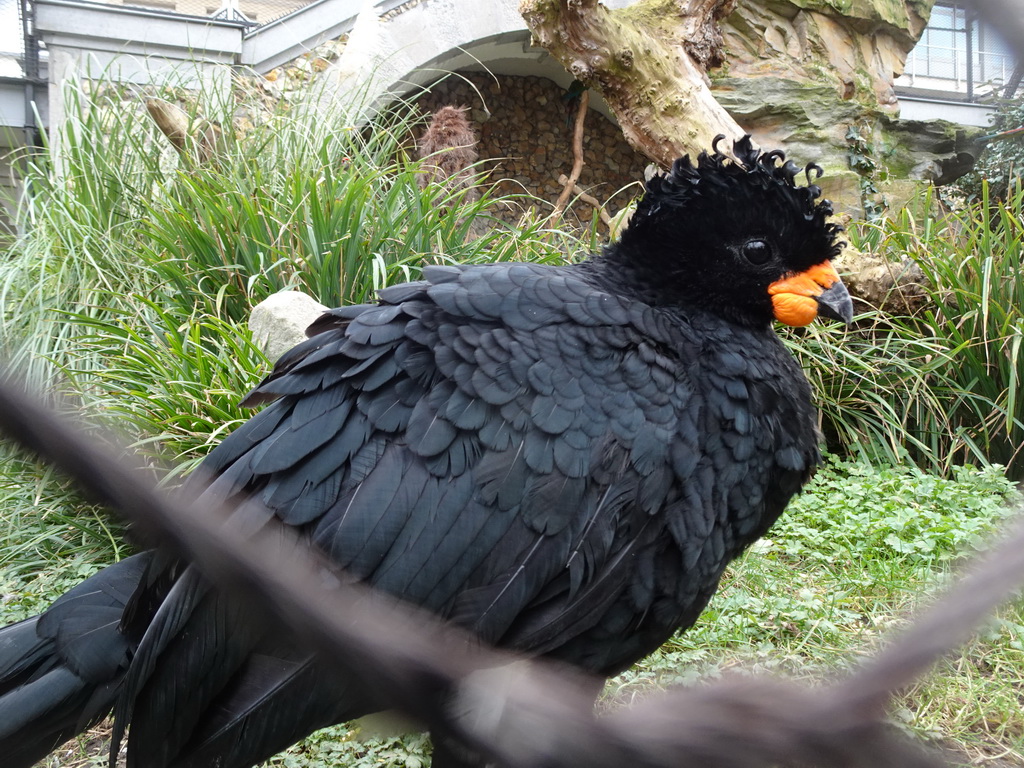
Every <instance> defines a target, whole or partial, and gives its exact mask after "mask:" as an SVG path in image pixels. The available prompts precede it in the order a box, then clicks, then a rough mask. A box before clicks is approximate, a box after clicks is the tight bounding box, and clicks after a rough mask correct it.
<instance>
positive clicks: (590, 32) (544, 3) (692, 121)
mask: <svg viewBox="0 0 1024 768" xmlns="http://www.w3.org/2000/svg"><path fill="white" fill-rule="evenodd" d="M734 4H735V0H658V2H654V3H650V2H648V3H640V4H638V5H637V6H634V7H633V8H630V9H626V10H624V11H610V10H608V9H607V8H605V7H604V6H603V5H601V4H600V3H599V2H598V0H524V2H523V3H522V4H521V5H520V8H519V11H520V13H521V14H522V15H523V18H525V19H526V23H527V26H529V28H530V32H531V33H532V34H533V36H534V38H535V40H536V42H537V43H538V44H539V45H541V46H542V47H543V48H545V49H546V50H547V51H548V52H549V53H550V54H551V55H552V56H554V57H555V58H557V59H558V60H559V61H560V62H561V63H562V65H563V66H564V67H565V68H566V69H567V70H568V71H569V72H571V73H572V75H573V76H574V77H575V78H576V79H577V80H579V81H580V82H582V83H583V84H584V85H586V86H588V87H590V88H594V89H596V90H597V91H599V92H600V93H601V95H602V96H603V97H604V99H605V101H606V102H607V103H608V106H609V107H610V108H611V110H612V111H613V112H614V113H615V116H616V117H617V118H618V121H619V125H620V126H621V127H622V132H623V134H624V135H625V137H626V140H627V141H628V142H629V143H630V144H631V145H632V146H633V147H634V148H635V149H636V150H637V151H639V152H641V153H643V154H644V155H646V156H647V157H650V158H651V159H652V160H654V161H655V162H656V163H658V164H659V165H661V166H662V167H667V166H668V165H669V164H671V162H672V160H673V159H675V158H677V157H679V156H680V155H682V154H686V153H688V152H693V151H695V150H698V149H702V148H707V147H710V146H711V142H712V140H713V139H714V137H715V135H716V134H719V133H721V134H725V135H726V136H727V137H729V138H739V137H740V136H742V135H743V132H744V131H743V129H742V128H741V127H740V126H739V124H738V123H737V122H736V121H735V120H734V119H733V118H732V117H731V116H730V115H729V113H728V112H727V111H726V110H725V109H724V108H723V107H722V106H721V105H720V104H719V103H718V101H717V100H716V99H715V97H714V96H713V95H712V93H711V90H710V88H709V83H708V79H707V75H706V74H705V70H706V69H707V67H708V66H709V65H711V66H714V65H716V64H719V63H721V61H722V36H721V33H720V32H719V30H718V24H717V21H718V19H719V18H721V17H722V16H723V15H725V14H727V13H729V12H730V11H731V9H732V7H733V5H734Z"/></svg>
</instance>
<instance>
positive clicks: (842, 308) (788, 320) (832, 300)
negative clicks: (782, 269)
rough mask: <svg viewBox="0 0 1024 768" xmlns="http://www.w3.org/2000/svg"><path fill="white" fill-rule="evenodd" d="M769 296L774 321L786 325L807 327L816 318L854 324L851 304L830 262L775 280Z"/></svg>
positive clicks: (844, 287) (770, 287)
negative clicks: (773, 312)
mask: <svg viewBox="0 0 1024 768" xmlns="http://www.w3.org/2000/svg"><path fill="white" fill-rule="evenodd" d="M768 293H769V294H770V295H771V297H772V307H773V308H774V310H775V319H776V320H778V321H779V322H780V323H785V324H786V325H810V323H811V322H813V321H814V319H815V318H816V317H819V316H821V317H831V318H833V319H834V320H839V321H841V322H844V323H846V324H847V325H849V324H850V323H851V322H852V321H853V301H852V300H851V299H850V294H849V292H847V290H846V286H845V285H843V281H842V280H840V279H839V274H838V273H837V272H836V270H835V268H834V267H833V266H832V262H829V261H825V262H822V263H821V264H816V265H815V266H813V267H811V268H810V269H808V270H807V271H806V272H800V273H799V274H795V275H787V276H786V277H784V278H782V279H781V280H776V281H775V282H774V283H772V284H771V285H769V286H768Z"/></svg>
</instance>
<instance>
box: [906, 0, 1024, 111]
mask: <svg viewBox="0 0 1024 768" xmlns="http://www.w3.org/2000/svg"><path fill="white" fill-rule="evenodd" d="M1016 66H1017V64H1016V61H1015V59H1014V57H1013V54H1012V52H1011V50H1010V47H1009V46H1008V45H1007V44H1006V43H1005V42H1004V41H1003V40H1002V39H1001V38H1000V37H999V35H998V33H997V32H996V31H995V30H994V29H992V28H990V27H988V26H986V25H985V24H982V23H980V22H979V21H977V20H976V19H975V18H974V15H973V13H972V12H971V9H970V6H969V5H968V4H965V3H956V4H943V5H936V6H935V7H934V8H933V9H932V15H931V18H930V20H929V21H928V26H927V27H926V28H925V30H924V33H923V34H922V35H921V39H920V41H919V42H918V44H917V46H916V47H915V48H914V50H913V51H911V52H910V55H909V56H908V57H907V63H906V67H905V70H904V74H903V76H902V77H900V78H899V79H898V80H897V81H896V84H897V85H902V86H907V87H911V88H918V89H925V90H931V91H945V92H950V95H958V96H960V97H966V98H967V99H973V98H975V97H977V96H979V95H983V94H988V93H990V92H992V91H993V90H996V89H998V88H999V87H1000V86H1002V85H1005V84H1006V83H1008V82H1010V81H1011V80H1012V78H1013V73H1014V69H1015V67H1016Z"/></svg>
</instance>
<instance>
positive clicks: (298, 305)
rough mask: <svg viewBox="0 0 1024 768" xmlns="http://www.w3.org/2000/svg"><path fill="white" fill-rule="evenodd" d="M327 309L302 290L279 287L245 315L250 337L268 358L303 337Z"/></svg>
mask: <svg viewBox="0 0 1024 768" xmlns="http://www.w3.org/2000/svg"><path fill="white" fill-rule="evenodd" d="M326 310H327V307H325V306H324V305H323V304H321V303H320V302H318V301H317V300H316V299H314V298H312V297H311V296H308V295H306V294H305V293H303V292H302V291H279V292H277V293H275V294H274V295H273V296H271V297H269V298H267V299H265V300H264V301H261V302H260V303H259V304H257V305H256V306H255V307H253V309H252V314H251V315H250V316H249V330H250V331H252V335H253V340H254V341H255V342H256V343H257V344H259V345H260V348H261V349H262V350H263V352H264V353H265V354H266V356H267V357H268V358H269V359H271V360H277V358H279V357H280V356H281V355H283V354H284V353H285V352H287V351H288V350H289V349H291V348H292V347H294V346H295V345H296V344H298V343H299V342H300V341H305V339H306V328H308V327H309V325H310V323H312V322H313V321H314V320H316V319H317V318H318V317H320V315H321V314H322V313H323V312H325V311H326Z"/></svg>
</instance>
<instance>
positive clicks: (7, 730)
mask: <svg viewBox="0 0 1024 768" xmlns="http://www.w3.org/2000/svg"><path fill="white" fill-rule="evenodd" d="M150 557H151V553H144V554H141V555H135V556H134V557H130V558H127V559H125V560H122V561H120V562H118V563H116V564H114V565H112V566H110V567H109V568H105V569H104V570H102V571H100V572H99V573H97V574H96V575H94V576H92V577H91V578H89V579H87V580H86V581H84V582H82V583H81V584H79V585H78V586H77V587H75V588H74V589H72V590H71V591H70V592H68V593H67V594H65V595H64V596H62V597H61V598H60V599H58V600H57V601H56V602H55V603H54V604H53V605H52V606H50V608H49V609H48V610H47V611H46V612H45V613H43V614H41V615H39V616H34V617H32V618H30V619H26V620H25V621H22V622H19V623H17V624H12V625H10V626H8V627H3V628H0V755H3V758H2V759H3V764H4V765H5V766H9V768H29V766H31V765H33V764H34V763H35V762H37V761H38V760H40V759H42V758H43V757H45V756H46V754H47V753H48V752H50V751H51V750H53V749H54V748H55V747H57V746H58V745H60V744H61V743H63V742H64V741H66V740H67V739H69V738H71V737H72V736H74V735H75V734H77V733H79V732H80V731H82V730H83V729H85V728H87V727H89V726H91V725H93V724H95V723H96V722H98V721H99V720H101V719H102V718H103V717H104V716H105V715H106V714H107V713H108V712H109V711H110V708H111V706H112V704H113V701H114V698H115V697H116V695H117V692H118V689H119V687H120V683H121V679H122V678H123V677H124V673H125V671H126V670H127V668H128V663H129V661H130V660H131V655H132V652H133V644H132V642H131V641H130V640H129V639H128V638H127V637H126V636H125V635H124V634H123V633H122V632H121V631H120V624H121V616H122V614H123V613H124V609H125V605H126V604H127V602H128V600H129V598H130V597H131V595H132V593H133V592H134V591H135V589H136V587H137V586H138V584H139V582H140V580H141V579H142V577H143V574H144V572H145V569H146V565H147V564H148V562H149V560H150Z"/></svg>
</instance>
